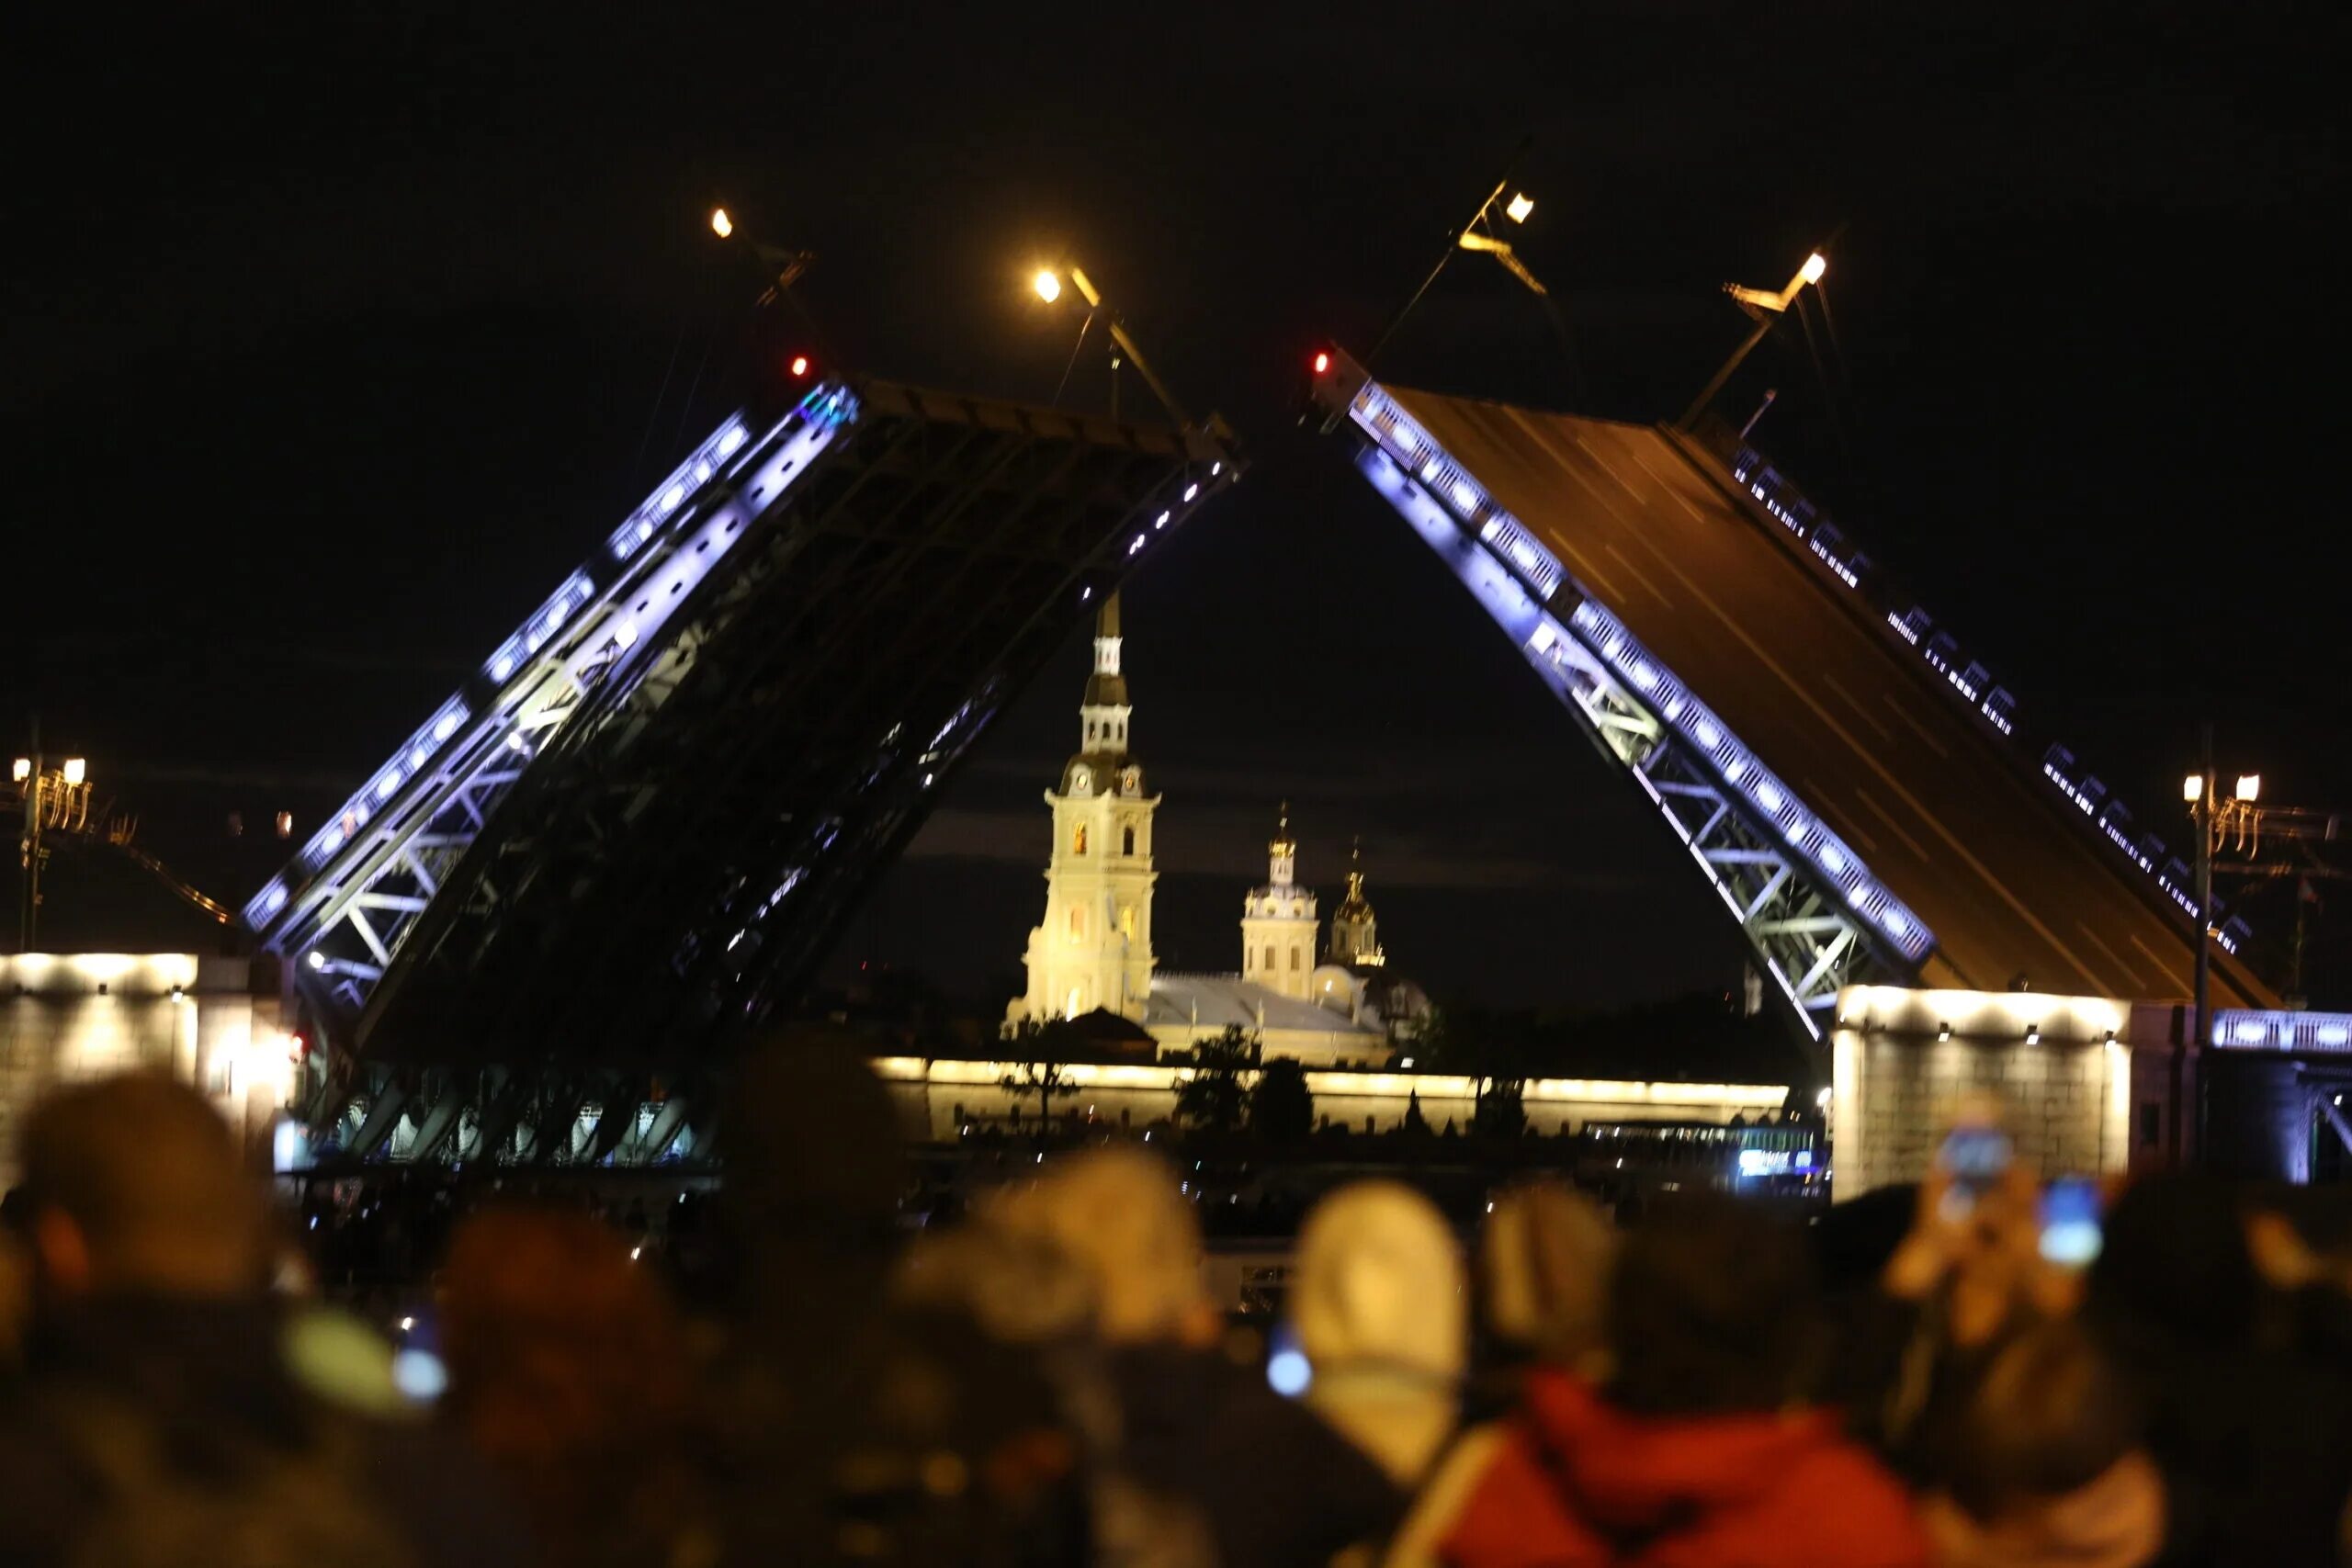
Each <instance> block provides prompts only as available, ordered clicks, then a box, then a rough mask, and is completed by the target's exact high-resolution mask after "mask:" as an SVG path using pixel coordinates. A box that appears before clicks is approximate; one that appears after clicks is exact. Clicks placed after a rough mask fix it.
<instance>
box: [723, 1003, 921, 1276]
mask: <svg viewBox="0 0 2352 1568" xmlns="http://www.w3.org/2000/svg"><path fill="white" fill-rule="evenodd" d="M864 1044H865V1042H864V1041H862V1040H860V1039H859V1038H858V1037H856V1036H854V1035H849V1034H846V1033H845V1032H839V1031H833V1030H826V1029H809V1028H793V1029H787V1030H785V1031H783V1032H780V1033H778V1034H776V1035H775V1036H772V1037H771V1038H770V1039H769V1040H767V1041H766V1042H765V1043H763V1044H762V1045H760V1046H759V1047H757V1048H756V1049H754V1050H753V1051H752V1052H751V1053H749V1054H748V1055H746V1056H745V1057H744V1059H743V1062H742V1066H741V1070H740V1071H739V1072H738V1073H737V1075H736V1077H735V1082H734V1085H733V1088H732V1090H731V1092H730V1094H729V1099H728V1101H727V1111H726V1115H725V1117H724V1118H723V1119H722V1121H721V1123H720V1144H719V1147H720V1151H721V1157H722V1158H724V1159H725V1160H726V1162H727V1187H726V1204H727V1208H728V1211H729V1213H730V1215H731V1216H732V1218H733V1230H734V1234H735V1236H736V1240H737V1245H739V1246H741V1247H745V1248H747V1249H749V1250H750V1251H751V1252H752V1253H753V1254H755V1255H759V1254H763V1253H774V1254H781V1255H786V1256H788V1257H789V1258H793V1259H795V1260H798V1259H803V1258H816V1259H820V1260H826V1259H851V1258H861V1257H870V1256H876V1255H884V1256H886V1255H887V1254H888V1252H889V1251H890V1249H891V1247H892V1244H893V1241H894V1238H895V1235H896V1229H897V1224H898V1213H899V1199H900V1197H901V1195H902V1193H903V1191H904V1189H905V1184H906V1164H905V1160H904V1157H903V1155H902V1152H901V1148H900V1145H899V1128H898V1122H897V1118H896V1116H895V1115H894V1114H893V1112H892V1111H891V1108H890V1095H889V1090H888V1089H887V1088H886V1087H885V1086H884V1085H883V1083H882V1080H881V1079H879V1078H877V1077H875V1076H874V1069H873V1068H871V1067H870V1066H867V1065H866V1063H865V1055H864V1052H863V1046H864Z"/></svg>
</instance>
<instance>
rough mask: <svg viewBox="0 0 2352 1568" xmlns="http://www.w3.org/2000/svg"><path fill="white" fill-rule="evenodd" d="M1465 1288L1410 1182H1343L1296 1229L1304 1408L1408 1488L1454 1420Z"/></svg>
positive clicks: (1435, 1221)
mask: <svg viewBox="0 0 2352 1568" xmlns="http://www.w3.org/2000/svg"><path fill="white" fill-rule="evenodd" d="M1466 1295H1467V1292H1466V1290H1465V1288H1464V1279H1463V1271H1462V1260H1461V1256H1460V1253H1459V1250H1458V1249H1457V1248H1456V1247H1455V1246H1454V1241H1453V1233H1452V1232H1451V1231H1449V1230H1448V1229H1447V1228H1446V1224H1445V1219H1444V1217H1443V1216H1442V1215H1441V1214H1440V1213H1438V1212H1437V1209H1436V1207H1435V1206H1434V1205H1433V1204H1431V1203H1430V1201H1429V1200H1428V1199H1426V1198H1424V1197H1422V1196H1421V1195H1420V1194H1419V1193H1418V1192H1416V1191H1414V1190H1412V1189H1411V1188H1409V1187H1405V1186H1402V1185H1400V1184H1398V1183H1397V1182H1393V1181H1361V1182H1357V1183H1355V1184H1353V1185H1351V1186H1349V1187H1345V1188H1342V1189H1340V1190H1339V1191H1337V1192H1334V1193H1332V1194H1331V1195H1330V1196H1329V1198H1327V1199H1325V1200H1324V1201H1322V1202H1321V1203H1319V1204H1317V1206H1316V1209H1315V1212H1314V1213H1312V1214H1310V1215H1308V1216H1307V1221H1306V1227H1305V1228H1304V1229H1303V1230H1302V1231H1301V1232H1300V1235H1299V1249H1298V1267H1297V1269H1296V1271H1295V1273H1294V1275H1293V1276H1292V1280H1291V1292H1290V1310H1291V1317H1292V1322H1293V1325H1295V1327H1296V1329H1297V1331H1298V1345H1299V1348H1300V1349H1301V1350H1303V1351H1305V1352H1306V1359H1307V1361H1308V1363H1309V1364H1310V1365H1311V1366H1312V1367H1313V1368H1314V1382H1312V1383H1311V1384H1310V1385H1309V1386H1308V1388H1307V1392H1306V1404H1307V1406H1308V1408H1310V1409H1312V1410H1313V1411H1314V1412H1315V1413H1316V1414H1317V1415H1318V1416H1322V1417H1323V1419H1325V1420H1326V1421H1328V1422H1329V1423H1330V1424H1331V1425H1332V1426H1333V1427H1337V1428H1338V1429H1339V1430H1340V1433H1341V1435H1343V1436H1344V1437H1346V1438H1347V1439H1348V1440H1349V1441H1350V1442H1351V1443H1353V1444H1355V1446H1356V1447H1357V1448H1359V1449H1361V1450H1363V1451H1364V1453H1365V1454H1367V1455H1368V1456H1370V1457H1371V1458H1372V1459H1373V1460H1374V1461H1375V1462H1376V1463H1378V1464H1379V1465H1380V1467H1381V1468H1382V1469H1383V1470H1385V1471H1386V1472H1388V1474H1389V1477H1390V1479H1391V1480H1393V1481H1395V1482H1396V1483H1397V1484H1398V1485H1399V1486H1402V1487H1405V1488H1407V1489H1408V1490H1409V1489H1411V1488H1413V1487H1416V1486H1418V1485H1419V1484H1420V1483H1421V1481H1422V1479H1423V1478H1424V1477H1425V1476H1426V1475H1427V1474H1428V1472H1429V1468H1430V1463H1431V1462H1432V1461H1434V1460H1435V1459H1436V1457H1437V1455H1438V1453H1439V1451H1440V1450H1442V1448H1443V1447H1444V1445H1445V1442H1446V1439H1447V1438H1450V1437H1451V1436H1452V1435H1453V1429H1454V1426H1455V1424H1456V1422H1457V1421H1458V1420H1459V1418H1460V1415H1461V1386H1462V1374H1463V1369H1464V1360H1465V1359H1466V1356H1467V1349H1466V1346H1467V1340H1468V1332H1469V1330H1468V1321H1467V1317H1468V1308H1467V1304H1466V1299H1465V1298H1466Z"/></svg>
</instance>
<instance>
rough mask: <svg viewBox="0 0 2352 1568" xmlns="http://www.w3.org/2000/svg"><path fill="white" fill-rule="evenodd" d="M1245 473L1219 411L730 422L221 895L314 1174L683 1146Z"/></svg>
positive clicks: (924, 409) (1001, 409)
mask: <svg viewBox="0 0 2352 1568" xmlns="http://www.w3.org/2000/svg"><path fill="white" fill-rule="evenodd" d="M1239 471H1240V470H1239V463H1238V455H1237V453H1236V452H1235V451H1234V450H1233V447H1232V444H1231V440H1230V436H1229V434H1228V433H1227V431H1226V430H1225V428H1224V427H1223V425H1222V423H1220V422H1217V421H1216V420H1215V419H1214V418H1212V419H1211V420H1210V421H1209V422H1208V423H1207V424H1205V425H1204V426H1194V427H1190V428H1185V429H1181V430H1180V429H1176V428H1172V427H1168V426H1160V425H1148V424H1137V423H1114V422H1113V421H1109V420H1103V419H1095V418H1088V417H1082V416H1077V415H1072V414H1068V413H1063V412H1054V411H1048V410H1042V409H1035V408H1027V407H1022V406H1017V405H1013V404H1009V403H1001V402H992V401H988V400H980V399H975V398H969V397H961V396H954V395H949V394H944V393H939V392H933V391H926V390H923V389H917V388H912V387H908V386H903V385H899V384H894V383H888V382H883V381H876V380H866V379H848V378H842V379H828V380H824V381H821V382H820V383H819V384H817V385H815V386H814V387H813V388H810V389H807V390H806V391H805V394H804V395H801V396H798V397H797V399H793V400H790V401H789V406H788V407H786V408H784V410H783V412H781V413H775V412H768V413H764V414H763V413H762V412H757V411H752V410H746V411H744V412H739V413H737V414H734V415H732V416H730V417H729V419H727V420H726V421H724V422H722V423H720V425H719V426H718V428H717V429H716V430H715V431H713V432H712V433H711V434H710V435H709V436H708V437H707V439H706V440H704V441H703V442H702V443H701V444H700V445H699V446H697V447H695V450H694V451H693V452H692V453H691V454H690V455H689V456H688V457H686V459H685V460H684V462H683V463H682V464H680V466H679V467H678V468H677V470H676V471H675V472H673V474H671V475H670V476H669V477H668V478H667V479H664V480H663V481H662V484H661V485H660V486H659V487H657V488H656V489H655V491H653V493H652V495H651V496H650V497H649V498H648V499H647V501H646V502H644V504H643V505H641V506H639V507H638V508H637V509H636V510H635V511H633V512H632V513H629V515H628V517H627V518H626V519H625V520H624V521H623V522H622V523H621V525H620V526H619V527H617V528H616V529H615V530H614V531H613V532H612V533H611V535H609V536H607V538H606V539H605V543H604V545H603V546H602V547H600V548H599V549H598V550H597V552H596V553H595V554H594V556H592V557H591V558H589V559H588V560H587V561H586V562H584V563H583V564H582V566H581V567H580V568H579V569H578V570H575V571H573V572H571V574H570V575H569V576H567V577H566V578H565V579H564V580H563V581H562V583H561V584H560V586H559V587H558V588H557V590H556V592H554V594H553V595H552V596H550V597H549V598H548V600H546V601H545V602H544V603H543V604H540V605H539V606H538V608H537V609H536V610H535V611H534V612H533V613H532V614H531V615H530V616H529V618H528V619H527V620H526V621H525V622H524V623H523V625H522V626H520V627H518V628H517V629H516V630H515V633H514V634H513V635H512V636H510V637H507V638H506V639H505V640H504V641H503V642H502V643H500V644H499V645H498V646H497V648H496V649H493V650H492V653H491V654H490V656H489V657H488V658H487V659H486V660H484V661H483V662H482V664H481V667H480V668H479V669H478V670H477V671H475V672H474V674H473V675H472V676H471V677H470V678H469V680H468V681H467V682H465V684H464V685H463V686H462V687H461V688H460V689H459V690H458V692H457V693H456V694H453V695H452V696H451V697H450V698H449V699H448V700H447V702H445V703H444V704H442V705H441V706H440V707H439V708H437V709H435V711H434V713H433V714H432V716H430V717H429V718H427V719H426V721H425V722H424V725H423V726H422V727H420V728H418V729H417V730H416V732H415V733H414V734H413V735H412V736H411V737H409V739H407V740H406V741H405V742H404V743H403V744H402V745H401V747H400V748H399V749H398V750H396V751H394V752H393V753H392V754H391V756H390V758H389V759H388V760H387V761H385V762H384V763H383V764H382V765H381V766H380V767H379V769H378V770H377V771H376V772H375V773H373V774H372V775H371V776H370V777H369V779H368V782H367V783H366V784H363V785H362V786H361V788H360V789H359V790H358V791H357V792H356V794H355V795H352V797H351V798H350V799H349V800H348V801H346V802H345V805H344V807H343V809H342V810H341V811H340V812H339V813H337V815H336V816H335V818H334V819H332V820H331V821H329V822H328V823H327V824H326V825H325V826H324V827H322V829H321V830H320V831H319V832H318V833H317V834H316V835H315V836H314V837H313V838H312V839H311V840H310V841H309V842H308V843H307V844H306V845H304V847H303V849H302V851H301V852H300V855H298V856H297V858H296V859H295V861H294V862H293V863H292V864H290V865H289V866H288V868H287V869H286V870H285V871H284V872H283V873H281V874H279V875H278V876H277V877H276V878H274V879H272V880H271V881H270V882H269V883H268V884H267V885H266V886H264V887H263V888H262V889H261V890H260V891H259V892H258V893H256V894H255V895H254V897H253V899H252V900H251V901H249V902H248V903H247V904H246V906H245V907H244V909H243V918H244V920H245V922H246V924H248V925H249V926H250V927H251V928H252V929H253V930H254V931H255V932H256V933H258V936H259V938H260V940H261V942H262V943H263V945H264V946H265V947H266V948H267V949H268V950H270V951H271V952H273V953H277V954H279V955H281V956H282V957H283V959H284V960H285V961H286V966H287V971H288V975H289V976H290V982H289V983H290V986H291V987H292V988H294V989H295V990H296V992H297V993H298V995H299V1000H300V1008H301V1010H302V1013H303V1018H304V1022H305V1025H306V1027H307V1033H308V1038H310V1039H311V1040H312V1041H313V1042H315V1043H317V1044H318V1045H322V1046H323V1050H317V1049H315V1047H314V1059H315V1060H316V1061H317V1063H318V1064H319V1065H318V1067H317V1069H316V1070H315V1071H314V1073H313V1075H312V1080H311V1099H310V1102H309V1106H308V1119H309V1122H310V1125H311V1138H312V1144H311V1157H312V1161H313V1163H314V1165H315V1167H316V1168H319V1169H322V1170H334V1169H344V1168H354V1167H356V1166H360V1165H364V1164H366V1163H368V1162H373V1161H381V1160H387V1159H390V1160H398V1161H403V1162H435V1163H443V1164H450V1163H465V1162H473V1161H492V1162H517V1161H522V1162H535V1163H540V1164H557V1165H582V1166H605V1165H614V1164H624V1165H655V1164H662V1163H669V1162H677V1161H692V1162H695V1163H700V1162H703V1161H705V1160H707V1158H709V1157H710V1156H712V1155H713V1154H714V1153H715V1152H716V1145H715V1142H714V1140H715V1128H714V1127H713V1124H712V1120H711V1115H710V1112H711V1110H712V1107H713V1104H714V1101H715V1098H716V1097H715V1096H714V1095H713V1094H712V1093H711V1092H709V1091H710V1089H712V1087H713V1086H714V1085H715V1084H716V1083H718V1082H719V1081H721V1080H722V1079H723V1077H724V1074H725V1070H726V1062H727V1057H728V1054H729V1046H730V1045H731V1044H732V1043H734V1042H735V1041H737V1040H739V1039H740V1038H741V1037H742V1036H743V1035H744V1034H746V1033H747V1032H752V1031H755V1030H757V1029H758V1028H759V1027H760V1026H761V1025H762V1024H763V1022H764V1021H768V1020H770V1019H771V1018H773V1017H774V1016H775V1013H776V1011H777V1010H778V1009H779V1008H780V1007H782V1006H786V1005H788V1004H789V1002H790V1001H791V1000H792V999H793V998H796V997H797V995H798V994H799V993H800V991H801V990H802V988H803V987H805V986H806V984H807V983H808V981H809V977H810V976H811V974H812V972H813V970H814V968H815V966H816V964H818V963H819V961H820V959H821V958H822V956H823V954H824V953H825V951H826V949H827V947H828V945H829V943H830V941H831V938H832V936H833V935H834V934H835V933H837V932H838V931H839V930H840V928H841V925H842V919H843V918H844V916H845V915H846V914H847V913H848V911H849V910H850V909H851V908H852V907H853V906H854V904H855V903H856V902H857V901H858V899H859V898H860V897H862V896H863V895H864V894H865V891H867V889H868V888H869V887H870V886H872V884H873V881H874V880H875V878H876V875H877V874H878V873H879V872H880V871H881V870H882V869H883V868H884V867H885V866H886V865H888V863H889V861H890V860H891V859H892V858H893V857H894V856H895V855H896V854H897V853H898V852H899V850H900V849H902V848H903V847H904V846H905V844H906V842H907V841H908V840H909V839H910V838H911V837H912V836H913V834H914V833H915V831H916V830H917V829H918V828H919V827H920V826H921V824H922V820H923V818H924V817H925V816H926V815H927V813H928V811H929V809H930V807H931V806H932V804H933V802H934V801H935V800H936V799H937V798H938V797H939V795H940V794H941V792H942V791H943V789H944V786H945V785H946V784H947V782H948V780H949V779H950V778H951V777H952V776H953V774H954V773H955V770H956V767H957V765H958V764H959V763H960V762H961V761H962V760H963V759H964V758H965V757H966V756H967V754H968V752H969V750H970V749H971V747H972V745H973V744H974V742H975V741H977V740H978V738H979V737H980V735H981V734H982V733H983V732H984V731H985V730H986V728H987V727H988V725H989V721H990V720H991V719H992V718H993V717H994V716H995V715H996V714H997V713H998V712H999V711H1000V710H1001V707H1002V705H1003V704H1004V703H1005V702H1006V701H1007V700H1009V699H1010V697H1011V696H1012V694H1014V693H1016V692H1017V691H1019V690H1020V689H1021V687H1022V686H1023V684H1025V682H1027V681H1028V679H1029V678H1030V677H1031V676H1032V675H1033V674H1034V673H1035V671H1037V670H1038V669H1039V668H1040V667H1041V666H1042V665H1043V663H1044V662H1045V661H1046V660H1047V659H1048V658H1049V657H1050V656H1051V654H1052V652H1053V651H1054V650H1055V649H1057V647H1058V646H1059V645H1060V643H1061V642H1062V641H1063V640H1064V639H1065V637H1066V636H1067V634H1068V633H1069V629H1070V628H1071V627H1072V626H1073V625H1075V624H1076V623H1077V622H1078V621H1080V619H1082V618H1083V617H1084V616H1086V615H1089V614H1090V613H1091V609H1092V607H1093V604H1094V602H1095V601H1096V600H1097V599H1098V598H1099V597H1100V595H1102V594H1103V593H1106V592H1110V591H1111V590H1112V589H1113V588H1114V587H1115V586H1116V584H1117V582H1118V581H1119V579H1120V577H1121V576H1122V574H1123V573H1124V572H1125V570H1127V569H1128V568H1129V567H1130V566H1131V565H1133V564H1135V563H1136V562H1137V561H1139V560H1140V559H1141V558H1143V557H1144V556H1145V555H1147V554H1148V552H1149V551H1150V550H1151V549H1152V547H1154V546H1156V545H1159V544H1160V543H1161V542H1163V541H1164V540H1165V538H1166V537H1167V536H1168V535H1169V533H1170V531H1171V530H1172V529H1173V528H1175V527H1176V526H1177V525H1180V524H1181V523H1182V522H1183V521H1184V520H1185V519H1186V518H1188V517H1189V516H1190V515H1191V514H1192V513H1193V512H1194V511H1196V510H1197V509H1198V508H1199V507H1200V506H1201V505H1202V504H1204V503H1205V502H1207V501H1208V500H1209V499H1210V498H1211V497H1212V496H1213V495H1215V494H1216V492H1217V491H1220V490H1222V489H1223V488H1224V487H1226V486H1227V485H1230V484H1231V483H1233V482H1235V480H1237V479H1238V477H1239Z"/></svg>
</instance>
